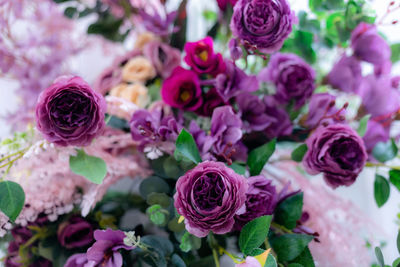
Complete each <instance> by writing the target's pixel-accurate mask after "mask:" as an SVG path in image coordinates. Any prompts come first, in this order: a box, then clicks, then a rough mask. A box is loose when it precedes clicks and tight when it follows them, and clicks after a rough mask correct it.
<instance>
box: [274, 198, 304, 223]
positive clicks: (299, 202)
mask: <svg viewBox="0 0 400 267" xmlns="http://www.w3.org/2000/svg"><path fill="white" fill-rule="evenodd" d="M302 211H303V193H302V192H300V193H298V194H296V195H293V196H290V197H288V198H287V199H285V200H284V201H283V202H281V203H280V204H279V205H278V207H277V208H276V210H275V221H276V222H277V223H279V224H281V225H283V226H285V227H286V228H288V229H293V228H295V227H296V222H297V221H298V220H299V219H300V218H301V215H302Z"/></svg>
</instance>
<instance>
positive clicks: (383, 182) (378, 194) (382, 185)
mask: <svg viewBox="0 0 400 267" xmlns="http://www.w3.org/2000/svg"><path fill="white" fill-rule="evenodd" d="M389 195H390V185H389V182H388V181H387V179H386V178H385V177H383V176H381V175H379V174H376V175H375V183H374V197H375V201H376V204H377V205H378V207H379V208H380V207H382V206H383V205H384V204H385V203H386V201H387V200H388V199H389Z"/></svg>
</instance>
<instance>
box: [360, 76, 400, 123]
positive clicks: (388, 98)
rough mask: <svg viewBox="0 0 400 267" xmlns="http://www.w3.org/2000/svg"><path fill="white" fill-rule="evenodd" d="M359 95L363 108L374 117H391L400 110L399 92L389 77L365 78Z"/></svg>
mask: <svg viewBox="0 0 400 267" xmlns="http://www.w3.org/2000/svg"><path fill="white" fill-rule="evenodd" d="M357 93H358V95H360V97H361V99H362V106H363V108H364V109H365V111H366V112H367V113H369V114H371V115H372V117H377V116H380V117H390V116H391V115H392V114H393V113H395V112H397V111H398V110H399V108H400V95H399V91H398V90H396V89H394V88H393V87H392V81H391V79H390V77H388V76H380V77H376V76H374V75H369V76H367V77H364V78H363V79H362V81H361V84H360V87H359V90H358V92H357Z"/></svg>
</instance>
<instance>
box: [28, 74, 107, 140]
mask: <svg viewBox="0 0 400 267" xmlns="http://www.w3.org/2000/svg"><path fill="white" fill-rule="evenodd" d="M105 112H106V102H105V100H104V98H103V96H102V95H100V94H99V93H97V92H95V91H93V90H92V88H90V86H89V85H88V84H87V83H86V82H85V81H84V80H82V78H79V77H66V76H63V77H60V78H58V79H57V80H56V81H55V82H54V83H53V84H52V85H51V86H50V87H49V88H47V89H46V90H44V91H43V92H42V93H41V94H40V96H39V99H38V104H37V106H36V123H37V128H38V129H39V131H40V132H42V134H43V135H44V137H45V138H46V139H47V140H48V141H49V142H52V143H55V144H57V145H60V146H67V145H73V146H86V145H89V144H90V142H91V141H92V140H93V139H94V138H95V137H96V136H98V135H100V134H101V133H102V130H103V128H104V126H105V122H104V114H105Z"/></svg>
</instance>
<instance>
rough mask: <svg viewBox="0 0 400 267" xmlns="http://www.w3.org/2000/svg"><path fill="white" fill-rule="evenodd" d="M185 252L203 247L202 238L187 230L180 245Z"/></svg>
mask: <svg viewBox="0 0 400 267" xmlns="http://www.w3.org/2000/svg"><path fill="white" fill-rule="evenodd" d="M179 247H180V248H181V250H182V251H183V252H189V251H191V250H197V249H199V248H200V247H201V239H200V238H198V237H196V236H194V235H191V234H190V233H189V232H186V233H185V234H184V235H183V236H182V239H181V244H180V246H179Z"/></svg>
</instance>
